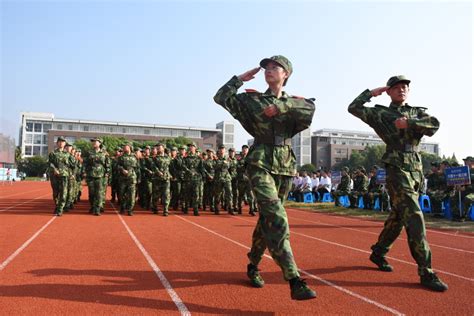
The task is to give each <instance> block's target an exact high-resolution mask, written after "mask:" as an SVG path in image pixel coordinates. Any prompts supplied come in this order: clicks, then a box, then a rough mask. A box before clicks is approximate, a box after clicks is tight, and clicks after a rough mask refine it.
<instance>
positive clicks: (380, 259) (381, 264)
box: [369, 247, 393, 272]
mask: <svg viewBox="0 0 474 316" xmlns="http://www.w3.org/2000/svg"><path fill="white" fill-rule="evenodd" d="M373 248H374V247H372V250H373ZM369 259H370V261H372V262H373V263H375V265H376V266H377V267H378V268H379V270H380V271H384V272H392V271H393V267H392V266H391V265H390V264H389V263H388V262H387V260H385V256H382V255H380V254H377V253H376V252H375V251H373V252H372V254H371V255H370V257H369Z"/></svg>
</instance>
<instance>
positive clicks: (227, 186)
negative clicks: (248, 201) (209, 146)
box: [214, 145, 235, 215]
mask: <svg viewBox="0 0 474 316" xmlns="http://www.w3.org/2000/svg"><path fill="white" fill-rule="evenodd" d="M229 169H230V161H229V159H228V158H227V157H226V155H225V145H220V146H219V147H218V150H217V159H216V160H215V162H214V214H216V215H218V214H219V213H220V210H219V201H221V200H222V202H223V204H224V209H225V210H227V212H228V213H229V214H230V215H235V213H234V206H233V205H232V201H233V198H232V176H231V175H230V171H229Z"/></svg>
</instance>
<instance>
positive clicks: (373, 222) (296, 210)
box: [285, 207, 474, 239]
mask: <svg viewBox="0 0 474 316" xmlns="http://www.w3.org/2000/svg"><path fill="white" fill-rule="evenodd" d="M285 209H286V210H287V211H293V212H304V213H309V214H318V215H321V214H324V213H318V212H309V211H305V210H300V209H296V208H286V207H285ZM387 214H388V213H387ZM327 216H337V217H343V218H344V219H347V220H351V221H356V222H366V223H372V224H378V223H380V222H378V221H375V220H366V219H363V218H351V217H344V216H340V215H327ZM379 226H380V227H381V228H382V227H383V224H382V225H379ZM426 231H428V232H431V233H436V234H441V235H447V236H452V237H460V238H468V239H474V236H470V235H461V234H459V233H454V234H452V233H445V232H441V231H438V230H433V229H426Z"/></svg>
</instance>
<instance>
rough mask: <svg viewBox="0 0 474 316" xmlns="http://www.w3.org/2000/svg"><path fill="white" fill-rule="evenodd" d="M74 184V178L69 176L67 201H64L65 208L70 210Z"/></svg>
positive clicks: (73, 198) (72, 202)
mask: <svg viewBox="0 0 474 316" xmlns="http://www.w3.org/2000/svg"><path fill="white" fill-rule="evenodd" d="M75 184H76V177H74V176H70V177H69V179H68V181H67V199H66V207H67V208H70V207H72V205H73V204H74V200H75V196H74V192H75V189H76V187H75Z"/></svg>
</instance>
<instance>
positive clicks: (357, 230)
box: [291, 217, 474, 254]
mask: <svg viewBox="0 0 474 316" xmlns="http://www.w3.org/2000/svg"><path fill="white" fill-rule="evenodd" d="M291 218H292V219H297V220H300V221H303V222H308V223H313V224H321V225H326V226H332V227H337V228H341V229H345V230H351V231H355V232H361V233H367V234H371V235H377V236H378V235H380V233H374V232H371V231H368V230H363V229H355V228H348V227H343V226H339V225H335V224H329V223H323V222H321V221H317V222H315V221H310V220H307V219H303V218H299V217H291ZM398 239H400V240H405V241H407V239H406V238H403V237H398ZM429 244H430V247H431V246H433V247H439V248H444V249H448V250H454V251H460V252H466V253H472V254H474V251H471V250H465V249H459V248H453V247H448V246H441V245H438V244H433V243H431V242H430V243H429Z"/></svg>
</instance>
